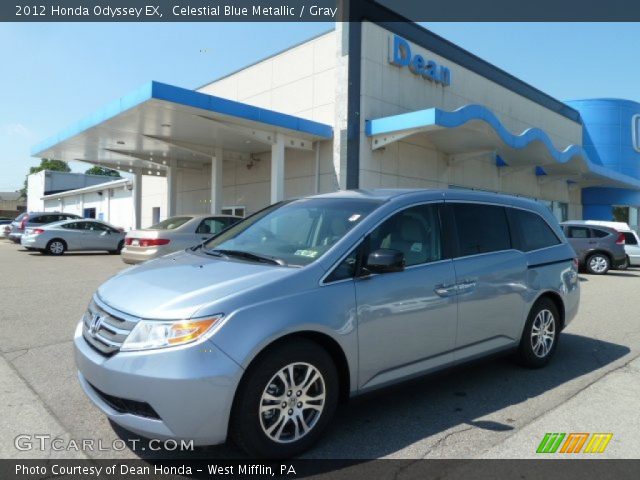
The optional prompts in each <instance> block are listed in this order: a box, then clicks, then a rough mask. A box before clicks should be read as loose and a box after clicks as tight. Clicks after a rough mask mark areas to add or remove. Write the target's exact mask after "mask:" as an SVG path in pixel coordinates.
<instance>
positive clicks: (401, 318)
mask: <svg viewBox="0 0 640 480" xmlns="http://www.w3.org/2000/svg"><path fill="white" fill-rule="evenodd" d="M575 257H576V254H575V252H574V250H573V249H572V247H571V246H570V245H569V244H568V243H567V241H566V239H565V237H564V235H563V232H562V230H561V229H560V227H559V226H558V223H557V222H556V220H555V219H554V217H553V215H552V214H551V213H550V212H549V210H548V209H547V208H546V207H545V206H543V205H541V204H538V203H536V202H534V201H531V200H526V199H523V198H518V197H511V196H503V195H493V194H486V193H479V192H472V191H465V190H454V189H451V190H371V191H367V190H354V191H342V192H336V193H331V194H327V195H319V196H314V197H308V198H302V199H299V200H292V201H285V202H281V203H278V204H275V205H272V206H270V207H268V208H265V209H264V210H262V211H259V212H258V213H256V214H254V215H253V216H250V217H248V218H246V219H245V220H243V221H241V222H240V223H238V224H236V225H234V226H233V227H231V228H229V229H227V230H225V231H223V232H221V233H220V234H218V235H216V236H213V237H212V238H211V239H209V240H208V241H206V242H205V243H203V244H201V245H199V246H196V247H192V248H190V249H187V250H186V251H182V252H179V253H173V254H170V255H167V256H164V257H161V258H159V259H157V260H153V261H150V262H148V263H145V264H142V265H140V266H137V267H133V268H130V269H128V270H125V271H123V272H122V273H120V274H118V275H116V276H115V277H113V278H111V279H110V280H108V281H107V282H105V283H104V284H103V285H102V286H101V287H100V288H99V289H98V291H97V292H96V293H95V295H94V296H93V299H92V300H91V302H90V304H89V307H88V310H87V312H86V313H85V315H84V317H83V318H82V321H81V322H80V323H79V324H78V327H77V329H76V332H75V355H76V362H77V366H78V377H79V380H80V384H81V385H82V387H83V389H84V391H85V392H86V394H87V395H88V396H89V398H90V399H91V400H92V401H93V402H94V403H95V404H96V405H97V406H98V407H99V408H100V409H101V410H102V411H103V412H104V413H105V414H106V415H107V416H108V417H109V418H110V419H111V420H113V421H114V422H115V423H117V424H119V425H121V426H122V427H124V428H125V429H128V430H130V431H133V432H135V433H137V434H140V435H143V436H145V437H150V438H161V439H163V438H174V439H187V440H193V441H194V444H196V445H198V444H200V445H206V444H218V443H222V442H225V441H226V440H227V438H231V439H233V440H234V441H235V442H236V443H237V445H239V446H240V447H242V448H243V449H244V450H245V451H246V452H248V454H249V455H252V456H259V457H287V456H293V455H297V454H299V453H301V452H302V451H304V450H305V449H307V448H309V447H310V446H311V445H312V444H313V443H314V442H315V441H316V440H317V439H318V438H319V436H320V435H321V434H322V432H323V430H324V429H325V428H326V426H327V424H328V423H329V421H330V420H331V417H332V415H333V413H334V411H335V409H336V406H337V404H338V402H339V401H340V400H342V399H346V398H348V397H352V396H356V395H359V394H362V393H364V392H369V391H372V390H375V389H378V388H381V387H384V386H387V385H390V384H393V383H396V382H399V381H402V380H406V379H409V378H414V377H416V376H420V375H424V374H426V373H429V372H433V371H435V370H438V369H442V368H444V367H448V366H451V365H454V364H459V363H462V362H466V361H469V360H472V359H474V358H478V357H481V356H484V355H488V354H492V353H496V352H500V351H505V352H506V351H511V352H514V353H515V356H516V357H517V359H518V360H519V361H520V363H522V364H523V365H524V366H526V367H531V368H538V367H542V366H544V365H545V364H547V363H548V362H549V360H550V359H551V358H552V356H553V354H554V352H555V350H556V348H557V346H558V339H559V335H560V332H561V331H562V329H563V328H565V327H566V325H567V324H568V323H569V322H570V321H571V319H572V318H573V317H574V316H575V314H576V311H577V309H578V302H579V297H580V286H579V285H580V284H579V280H578V273H577V262H576V258H575Z"/></svg>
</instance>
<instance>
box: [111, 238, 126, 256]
mask: <svg viewBox="0 0 640 480" xmlns="http://www.w3.org/2000/svg"><path fill="white" fill-rule="evenodd" d="M123 248H124V240H120V243H118V248H117V250H109V253H110V254H111V255H120V252H121V251H122V249H123Z"/></svg>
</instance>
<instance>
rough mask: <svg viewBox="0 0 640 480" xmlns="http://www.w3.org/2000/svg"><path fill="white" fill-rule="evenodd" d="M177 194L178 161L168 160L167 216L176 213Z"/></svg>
mask: <svg viewBox="0 0 640 480" xmlns="http://www.w3.org/2000/svg"><path fill="white" fill-rule="evenodd" d="M177 196H178V161H177V160H169V168H168V169H167V218H168V217H172V216H174V215H175V214H176V205H177Z"/></svg>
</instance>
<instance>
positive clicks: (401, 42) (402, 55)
mask: <svg viewBox="0 0 640 480" xmlns="http://www.w3.org/2000/svg"><path fill="white" fill-rule="evenodd" d="M389 63H391V64H393V65H396V66H397V67H409V70H411V72H412V73H414V74H415V75H422V76H423V77H424V78H426V79H427V80H431V81H433V82H435V83H439V84H441V85H443V86H445V87H446V86H448V85H451V70H449V69H448V68H447V67H443V66H442V65H438V64H437V63H436V62H434V61H433V60H425V58H424V57H423V56H422V55H420V54H416V55H412V53H411V46H410V45H409V42H407V41H406V40H405V39H404V38H402V37H399V36H397V35H394V36H392V37H389Z"/></svg>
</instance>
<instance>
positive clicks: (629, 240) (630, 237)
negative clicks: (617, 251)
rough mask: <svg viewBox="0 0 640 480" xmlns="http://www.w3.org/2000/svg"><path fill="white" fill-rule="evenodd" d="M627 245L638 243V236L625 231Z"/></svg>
mask: <svg viewBox="0 0 640 480" xmlns="http://www.w3.org/2000/svg"><path fill="white" fill-rule="evenodd" d="M622 234H623V235H624V243H625V245H638V240H637V239H636V236H635V235H634V234H633V233H631V232H623V233H622Z"/></svg>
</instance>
